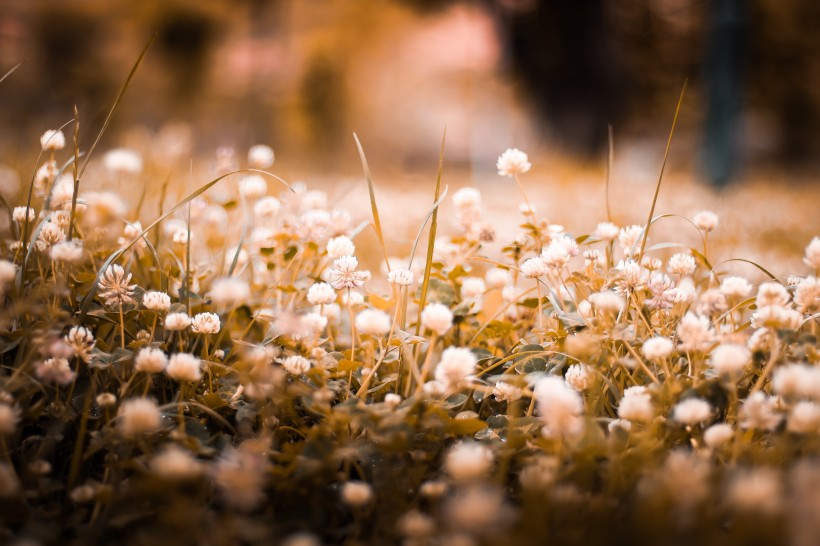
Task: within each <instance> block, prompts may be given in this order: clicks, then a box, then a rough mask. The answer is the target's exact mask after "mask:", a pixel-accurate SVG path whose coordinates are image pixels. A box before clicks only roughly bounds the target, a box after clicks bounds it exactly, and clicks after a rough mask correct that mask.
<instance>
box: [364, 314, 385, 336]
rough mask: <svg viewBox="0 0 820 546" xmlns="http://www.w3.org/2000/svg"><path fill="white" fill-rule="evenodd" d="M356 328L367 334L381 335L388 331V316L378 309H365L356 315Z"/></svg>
mask: <svg viewBox="0 0 820 546" xmlns="http://www.w3.org/2000/svg"><path fill="white" fill-rule="evenodd" d="M356 328H357V329H358V330H359V331H360V332H361V333H363V334H366V335H369V336H383V335H384V334H386V333H387V332H389V331H390V316H389V315H388V314H387V313H385V312H384V311H379V310H378V309H365V310H364V311H362V312H361V313H359V314H358V315H356Z"/></svg>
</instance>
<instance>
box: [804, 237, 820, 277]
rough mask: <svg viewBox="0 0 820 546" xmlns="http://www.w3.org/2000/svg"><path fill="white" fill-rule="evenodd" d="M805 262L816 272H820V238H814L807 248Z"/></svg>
mask: <svg viewBox="0 0 820 546" xmlns="http://www.w3.org/2000/svg"><path fill="white" fill-rule="evenodd" d="M803 262H805V264H806V265H807V266H809V267H811V268H812V269H814V270H815V271H818V270H820V237H814V238H813V239H812V240H811V242H810V243H809V244H808V246H806V257H805V258H803Z"/></svg>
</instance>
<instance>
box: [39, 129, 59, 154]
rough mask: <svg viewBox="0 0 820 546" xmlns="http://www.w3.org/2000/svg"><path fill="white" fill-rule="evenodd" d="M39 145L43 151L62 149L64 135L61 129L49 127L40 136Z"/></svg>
mask: <svg viewBox="0 0 820 546" xmlns="http://www.w3.org/2000/svg"><path fill="white" fill-rule="evenodd" d="M40 146H41V147H42V148H43V151H44V152H45V151H48V150H62V149H63V148H65V135H64V134H63V132H62V131H59V130H53V129H49V130H48V131H46V132H45V133H43V136H41V137H40Z"/></svg>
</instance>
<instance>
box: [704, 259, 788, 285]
mask: <svg viewBox="0 0 820 546" xmlns="http://www.w3.org/2000/svg"><path fill="white" fill-rule="evenodd" d="M729 262H744V263H747V264H751V265H753V266H755V267H756V268H758V269H759V270H761V271H762V272H763V273H765V274H766V275H768V276H769V278H770V279H771V280H773V281H777V282H779V283H780V284H783V283H782V282H781V281H780V280H778V278H777V277H775V276H774V275H772V273H771V272H770V271H769V270H768V269H766V268H765V267H763V266H762V265H760V264H759V263H756V262H753V261H752V260H747V259H745V258H730V259H728V260H723V261H722V262H720V263H719V264H717V265H716V266H715V267H720V266H721V265H723V264H725V263H729ZM714 269H715V268H714V267H713V268H712V271H714Z"/></svg>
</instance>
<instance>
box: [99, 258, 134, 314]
mask: <svg viewBox="0 0 820 546" xmlns="http://www.w3.org/2000/svg"><path fill="white" fill-rule="evenodd" d="M130 282H131V273H128V274H126V273H125V270H124V269H123V268H122V266H120V265H117V264H112V265H109V266H108V269H106V270H105V273H103V275H102V277H100V285H99V286H100V293H99V294H100V297H101V298H103V299H104V300H105V304H106V305H107V306H109V307H114V306H118V305H125V304H129V303H133V302H134V299H133V298H132V296H133V295H134V289H135V288H136V286H135V285H132V284H128V283H130Z"/></svg>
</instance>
